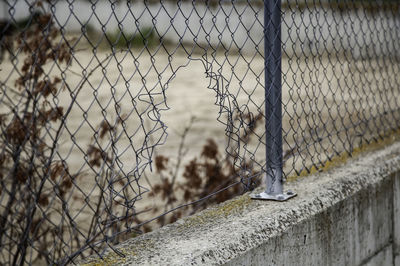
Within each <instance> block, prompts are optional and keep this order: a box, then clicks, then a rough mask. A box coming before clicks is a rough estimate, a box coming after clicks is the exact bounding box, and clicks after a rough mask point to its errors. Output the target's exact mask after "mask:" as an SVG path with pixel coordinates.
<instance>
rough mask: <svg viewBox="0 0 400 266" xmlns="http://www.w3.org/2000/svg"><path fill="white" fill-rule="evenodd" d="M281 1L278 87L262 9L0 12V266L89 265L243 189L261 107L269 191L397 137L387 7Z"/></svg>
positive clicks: (255, 153)
mask: <svg viewBox="0 0 400 266" xmlns="http://www.w3.org/2000/svg"><path fill="white" fill-rule="evenodd" d="M279 2H280V1H275V3H276V4H278V3H279ZM280 5H281V8H280V11H281V26H280V27H281V32H282V33H281V36H280V38H274V41H275V42H278V44H279V45H280V46H281V47H282V49H281V54H282V55H281V56H279V59H280V60H281V74H277V73H278V72H276V73H275V72H272V73H265V68H264V66H265V61H266V60H270V59H271V58H267V56H264V41H266V39H268V38H271V36H267V34H265V33H266V30H265V28H266V27H265V24H268V23H273V22H272V21H271V20H269V17H270V16H271V15H272V14H268V13H267V16H268V17H267V18H266V19H265V21H264V3H263V1H259V0H253V1H251V0H248V1H244V0H236V1H234V0H232V1H211V0H209V1H196V0H192V1H162V0H160V1H111V0H108V1H107V0H99V1H84V0H81V1H78V0H75V1H72V0H71V1H34V0H31V1H28V0H26V1H22V0H14V1H1V2H0V18H1V20H0V34H1V35H0V74H1V75H0V77H1V78H0V88H1V90H0V103H1V104H0V128H1V134H0V136H1V137H0V148H1V149H0V150H1V152H0V243H1V244H0V263H1V264H5V265H7V264H43V263H47V264H62V265H63V264H67V263H76V262H77V261H79V260H80V259H83V258H85V257H87V256H90V255H93V254H95V255H96V256H99V257H101V256H102V253H103V251H104V248H105V247H107V246H108V247H110V248H113V247H114V246H115V245H116V244H118V243H120V242H121V241H123V240H125V239H127V238H130V237H134V236H136V235H138V234H140V233H142V232H143V231H148V230H152V229H154V228H156V227H158V226H162V225H164V224H166V223H169V222H173V221H175V220H176V219H178V218H179V217H181V216H183V215H188V214H191V213H194V212H196V211H198V210H201V209H204V208H205V207H207V206H208V205H211V204H214V203H218V202H221V201H224V200H226V199H228V198H231V197H233V196H235V195H238V194H241V193H243V192H245V191H247V190H251V189H253V188H254V187H256V186H258V185H259V184H260V182H261V176H262V174H263V173H264V172H265V171H266V161H267V157H266V147H267V146H268V144H267V143H271V140H270V139H266V136H267V135H271V134H269V133H268V132H267V131H268V130H269V129H270V130H272V131H274V129H271V127H268V125H265V121H266V120H268V117H266V115H265V110H266V109H268V108H270V109H272V110H275V111H276V110H278V109H277V108H281V111H282V115H283V118H282V121H281V123H282V127H283V129H282V143H283V147H282V149H283V177H284V178H287V177H289V176H292V175H301V174H303V173H305V172H312V171H313V169H314V170H315V169H316V170H321V169H323V168H324V166H325V165H326V164H327V162H329V161H330V160H333V159H334V158H335V156H340V155H341V154H343V153H344V152H345V153H348V154H351V153H352V152H353V151H354V149H356V148H358V147H362V146H363V145H364V144H365V143H370V142H371V141H375V140H377V139H381V138H384V137H385V136H388V135H390V134H391V133H392V132H393V131H395V130H397V129H398V127H399V125H398V121H399V115H400V114H399V110H400V109H399V97H398V95H399V77H398V76H399V75H398V73H399V64H398V59H399V55H398V51H399V47H398V46H399V43H400V42H399V31H398V29H399V22H400V18H399V16H398V12H399V4H398V3H397V2H396V1H312V2H310V1H289V0H288V1H281V3H280ZM276 26H277V27H278V26H279V25H276ZM265 48H268V47H265ZM266 50H268V49H266ZM272 60H274V59H273V58H272ZM265 75H266V77H267V78H268V77H270V76H272V78H275V79H277V78H280V79H281V86H282V92H281V94H282V95H281V98H282V99H281V101H278V102H273V103H272V102H268V101H266V100H265V99H266V98H265V97H266V92H267V91H268V90H267V88H266V86H265ZM267 96H268V95H267ZM267 133H268V134H267ZM274 142H276V143H277V144H278V143H280V140H273V141H272V143H274ZM120 255H123V254H120Z"/></svg>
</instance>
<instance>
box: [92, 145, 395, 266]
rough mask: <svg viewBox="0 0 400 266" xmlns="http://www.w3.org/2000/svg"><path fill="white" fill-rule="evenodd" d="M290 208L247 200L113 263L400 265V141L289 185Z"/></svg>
mask: <svg viewBox="0 0 400 266" xmlns="http://www.w3.org/2000/svg"><path fill="white" fill-rule="evenodd" d="M286 188H287V189H292V190H294V191H296V192H297V193H298V196H297V197H295V198H293V199H291V200H289V201H287V202H282V203H278V202H270V201H255V200H250V199H249V195H248V194H246V195H243V196H241V197H238V198H236V199H234V200H231V201H228V202H226V203H224V204H221V205H219V206H217V207H214V208H211V209H208V210H206V211H203V212H201V213H199V214H196V215H194V216H191V217H188V218H185V219H182V220H180V221H178V222H176V223H174V224H171V225H168V226H165V227H163V228H161V229H159V230H157V231H154V232H152V233H149V234H145V235H143V236H140V237H137V238H134V239H132V240H129V241H127V242H125V243H123V244H121V245H120V246H118V249H119V250H120V251H121V252H122V253H123V254H125V257H124V258H121V257H119V256H118V255H116V254H114V253H111V252H109V253H107V254H106V255H105V257H104V260H103V261H101V260H98V259H96V260H92V261H88V263H89V264H97V263H100V264H101V263H104V264H107V265H197V264H204V265H210V264H227V265H376V264H380V265H395V263H396V262H397V263H396V264H397V265H399V264H400V256H399V255H400V242H399V241H400V235H399V234H400V233H399V231H400V222H399V221H398V220H399V218H400V143H394V144H392V145H390V146H389V147H387V148H385V149H383V150H380V151H376V152H373V153H369V154H366V155H365V156H363V157H362V158H360V159H357V160H352V161H350V162H348V163H347V164H346V165H344V166H342V167H338V168H335V169H332V170H330V171H328V172H325V173H319V174H315V175H312V176H309V177H306V178H301V179H299V180H297V181H294V182H290V183H288V184H286Z"/></svg>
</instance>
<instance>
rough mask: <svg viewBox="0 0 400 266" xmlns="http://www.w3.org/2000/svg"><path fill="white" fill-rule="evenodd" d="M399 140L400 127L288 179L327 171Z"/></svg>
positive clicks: (291, 179)
mask: <svg viewBox="0 0 400 266" xmlns="http://www.w3.org/2000/svg"><path fill="white" fill-rule="evenodd" d="M398 140H400V128H399V129H397V130H393V131H392V133H390V134H388V135H387V136H385V137H383V138H380V139H376V140H375V141H372V142H370V143H365V144H363V145H361V146H360V147H356V148H354V149H353V151H352V152H351V153H349V152H347V151H345V152H342V153H340V154H338V155H337V156H334V157H333V158H331V159H330V160H328V161H326V162H324V163H321V164H319V165H313V166H312V167H311V168H309V169H303V170H302V171H301V172H300V173H299V174H298V175H297V174H295V175H291V176H289V177H288V178H287V181H294V180H296V179H297V178H299V177H305V176H308V175H312V174H315V173H317V172H323V171H327V170H329V169H331V168H333V167H337V166H340V165H343V164H344V163H346V162H347V161H348V159H350V158H357V157H358V156H360V155H361V154H363V153H365V152H371V151H375V150H378V149H381V148H383V147H385V146H387V145H390V144H392V143H394V142H395V141H398Z"/></svg>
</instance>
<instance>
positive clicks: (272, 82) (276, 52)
mask: <svg viewBox="0 0 400 266" xmlns="http://www.w3.org/2000/svg"><path fill="white" fill-rule="evenodd" d="M281 57H282V55H281V0H264V75H265V137H266V169H265V171H266V173H265V175H266V184H267V189H266V191H265V192H262V193H260V194H256V195H253V196H252V198H254V199H269V200H278V201H283V200H287V199H289V198H291V197H294V196H296V194H295V193H293V192H291V191H288V192H286V193H284V192H283V179H282V167H283V163H282V77H281V76H282V75H281Z"/></svg>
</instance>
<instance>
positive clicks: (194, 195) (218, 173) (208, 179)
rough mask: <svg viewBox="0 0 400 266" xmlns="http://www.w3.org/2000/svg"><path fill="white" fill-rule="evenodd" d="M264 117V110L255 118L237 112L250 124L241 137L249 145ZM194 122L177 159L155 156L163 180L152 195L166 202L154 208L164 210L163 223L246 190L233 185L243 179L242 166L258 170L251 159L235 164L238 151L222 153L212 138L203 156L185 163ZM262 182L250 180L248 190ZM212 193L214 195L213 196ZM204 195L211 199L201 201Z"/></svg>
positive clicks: (182, 137) (156, 211)
mask: <svg viewBox="0 0 400 266" xmlns="http://www.w3.org/2000/svg"><path fill="white" fill-rule="evenodd" d="M262 118H263V115H262V114H261V113H260V114H258V115H257V116H255V117H254V116H253V115H252V114H251V113H248V114H241V115H237V116H236V117H235V118H234V119H235V120H237V121H241V122H242V123H244V124H245V125H246V129H245V130H244V131H243V133H242V134H241V135H240V136H239V137H240V139H241V141H242V143H243V144H248V143H249V142H250V141H251V138H252V136H255V130H256V128H257V126H258V125H259V124H260V121H262ZM193 121H194V120H193V118H192V120H191V123H190V124H189V126H187V127H186V128H185V129H184V131H183V134H182V135H181V143H180V146H179V148H178V153H177V156H176V158H175V159H174V160H172V159H171V158H170V157H167V156H164V155H156V156H155V168H156V174H157V175H158V176H159V177H160V182H158V183H156V184H154V185H152V192H151V194H150V196H153V197H157V198H159V199H160V200H161V202H163V203H162V206H163V207H159V206H157V207H155V208H153V213H159V214H160V213H161V215H160V217H158V219H157V223H158V225H159V226H163V225H165V224H168V223H172V222H174V221H176V220H177V219H179V218H180V217H182V216H186V215H190V214H193V213H195V212H197V211H199V210H203V209H205V208H207V207H208V206H210V205H213V204H216V203H220V202H223V201H226V200H228V199H231V198H233V197H235V196H237V195H240V194H241V193H243V192H244V191H245V190H244V189H243V186H240V185H239V183H240V182H239V183H238V184H237V185H232V184H234V183H235V182H237V180H238V179H240V175H241V174H240V169H243V168H246V169H247V170H248V171H249V172H253V173H255V174H256V172H257V171H256V170H255V169H254V167H253V163H252V162H251V161H248V162H247V161H245V162H242V163H241V167H237V166H236V165H235V162H236V159H237V158H234V157H232V154H235V153H234V151H233V150H232V151H229V152H225V151H223V152H221V151H220V147H218V145H217V142H216V141H215V140H214V139H212V138H209V139H207V140H206V143H205V144H204V146H203V147H202V150H201V152H200V154H199V155H197V156H195V157H194V158H193V159H192V160H190V161H189V162H188V163H186V164H185V165H183V166H181V164H182V161H183V157H185V156H186V154H187V148H185V138H186V136H187V134H188V133H189V132H190V128H191V126H192V123H193ZM181 167H183V172H182V173H181V176H182V178H178V175H180V171H179V169H180V168H181ZM177 180H180V181H179V182H178V181H177ZM259 184H260V180H259V179H249V180H248V182H247V183H246V184H245V185H246V187H247V190H251V189H254V188H255V187H257V186H258V185H259ZM230 185H232V186H230ZM227 187H229V188H227ZM225 188H226V189H225ZM216 192H218V193H216ZM214 194H215V195H214ZM210 195H213V196H211V197H210ZM203 198H207V200H201V199H203ZM199 200H200V201H199ZM190 202H194V204H190V205H187V206H185V207H183V208H179V209H178V210H176V211H174V212H173V213H172V214H171V215H168V217H166V216H165V215H162V213H165V212H167V211H168V210H171V209H173V208H174V207H176V206H180V205H185V204H186V203H190ZM160 208H161V209H160Z"/></svg>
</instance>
